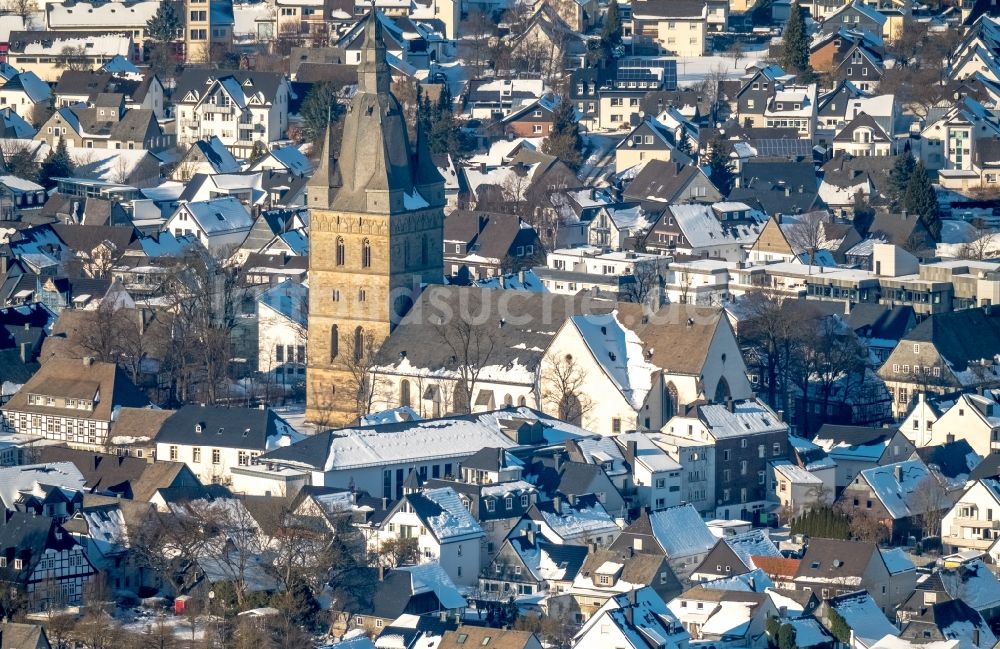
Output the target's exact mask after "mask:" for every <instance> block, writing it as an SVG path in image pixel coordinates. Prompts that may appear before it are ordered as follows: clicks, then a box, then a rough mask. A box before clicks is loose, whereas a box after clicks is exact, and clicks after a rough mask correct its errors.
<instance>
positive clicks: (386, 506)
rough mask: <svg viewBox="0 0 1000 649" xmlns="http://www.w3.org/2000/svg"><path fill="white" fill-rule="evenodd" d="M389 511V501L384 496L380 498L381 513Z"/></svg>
mask: <svg viewBox="0 0 1000 649" xmlns="http://www.w3.org/2000/svg"><path fill="white" fill-rule="evenodd" d="M387 509H389V499H388V498H386V497H385V496H383V497H382V511H385V510H387Z"/></svg>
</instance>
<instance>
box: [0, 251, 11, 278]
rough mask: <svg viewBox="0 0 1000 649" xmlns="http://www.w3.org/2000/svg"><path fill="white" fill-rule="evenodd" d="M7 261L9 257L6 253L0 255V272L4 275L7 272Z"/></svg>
mask: <svg viewBox="0 0 1000 649" xmlns="http://www.w3.org/2000/svg"><path fill="white" fill-rule="evenodd" d="M9 262H10V259H9V258H8V257H7V255H6V254H3V255H0V273H3V274H5V275H6V274H7V268H8V266H7V264H8V263H9Z"/></svg>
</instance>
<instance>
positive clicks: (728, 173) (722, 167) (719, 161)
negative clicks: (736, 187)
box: [708, 140, 734, 196]
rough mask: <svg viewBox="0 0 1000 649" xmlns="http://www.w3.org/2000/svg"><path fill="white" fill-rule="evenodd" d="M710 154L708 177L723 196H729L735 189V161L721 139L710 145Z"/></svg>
mask: <svg viewBox="0 0 1000 649" xmlns="http://www.w3.org/2000/svg"><path fill="white" fill-rule="evenodd" d="M710 147H711V148H710V150H709V154H708V170H709V171H708V179H709V180H711V181H712V184H713V185H715V188H716V189H718V190H719V192H720V193H721V194H722V195H723V196H729V192H731V191H733V182H734V174H733V162H732V160H730V159H729V150H728V148H727V147H726V146H725V145H724V144H723V142H722V141H721V140H716V141H715V142H713V143H712V144H711V145H710Z"/></svg>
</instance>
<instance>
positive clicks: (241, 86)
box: [175, 72, 291, 158]
mask: <svg viewBox="0 0 1000 649" xmlns="http://www.w3.org/2000/svg"><path fill="white" fill-rule="evenodd" d="M254 74H255V73H252V72H250V73H241V74H240V75H238V76H237V75H235V74H234V75H227V76H221V77H219V78H212V77H209V78H208V79H206V84H205V85H204V86H203V87H198V88H195V87H191V88H189V89H187V91H186V92H184V94H183V95H181V96H180V98H179V99H178V100H177V101H176V102H175V103H176V112H177V118H178V122H177V144H178V145H181V146H184V145H190V144H192V143H193V142H194V141H195V140H203V139H209V138H212V137H218V138H219V139H220V140H221V141H222V143H223V144H225V145H226V147H227V148H228V149H229V150H230V151H232V153H233V155H236V156H238V157H244V158H247V157H250V156H251V154H252V153H253V150H254V146H255V145H257V144H258V143H259V144H260V145H267V144H268V143H270V142H274V141H277V140H280V139H282V138H284V137H285V135H286V132H287V130H288V101H289V95H290V93H291V86H290V85H289V83H288V80H287V79H285V78H284V77H281V78H280V80H278V81H277V82H272V81H271V80H270V79H267V80H266V82H261V83H255V78H254Z"/></svg>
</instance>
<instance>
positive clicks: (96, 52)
mask: <svg viewBox="0 0 1000 649" xmlns="http://www.w3.org/2000/svg"><path fill="white" fill-rule="evenodd" d="M112 24H113V23H112ZM25 33H26V32H25ZM131 48H132V37H131V36H129V35H128V34H92V35H87V36H63V35H60V34H59V33H58V32H38V39H37V40H34V41H27V40H26V41H24V49H23V51H21V52H19V54H25V55H27V56H31V55H36V56H39V55H51V54H52V52H64V51H67V50H68V51H73V52H76V51H85V52H87V56H90V57H104V58H109V59H110V58H111V57H113V56H116V55H121V56H128V55H129V52H130V50H131Z"/></svg>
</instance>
